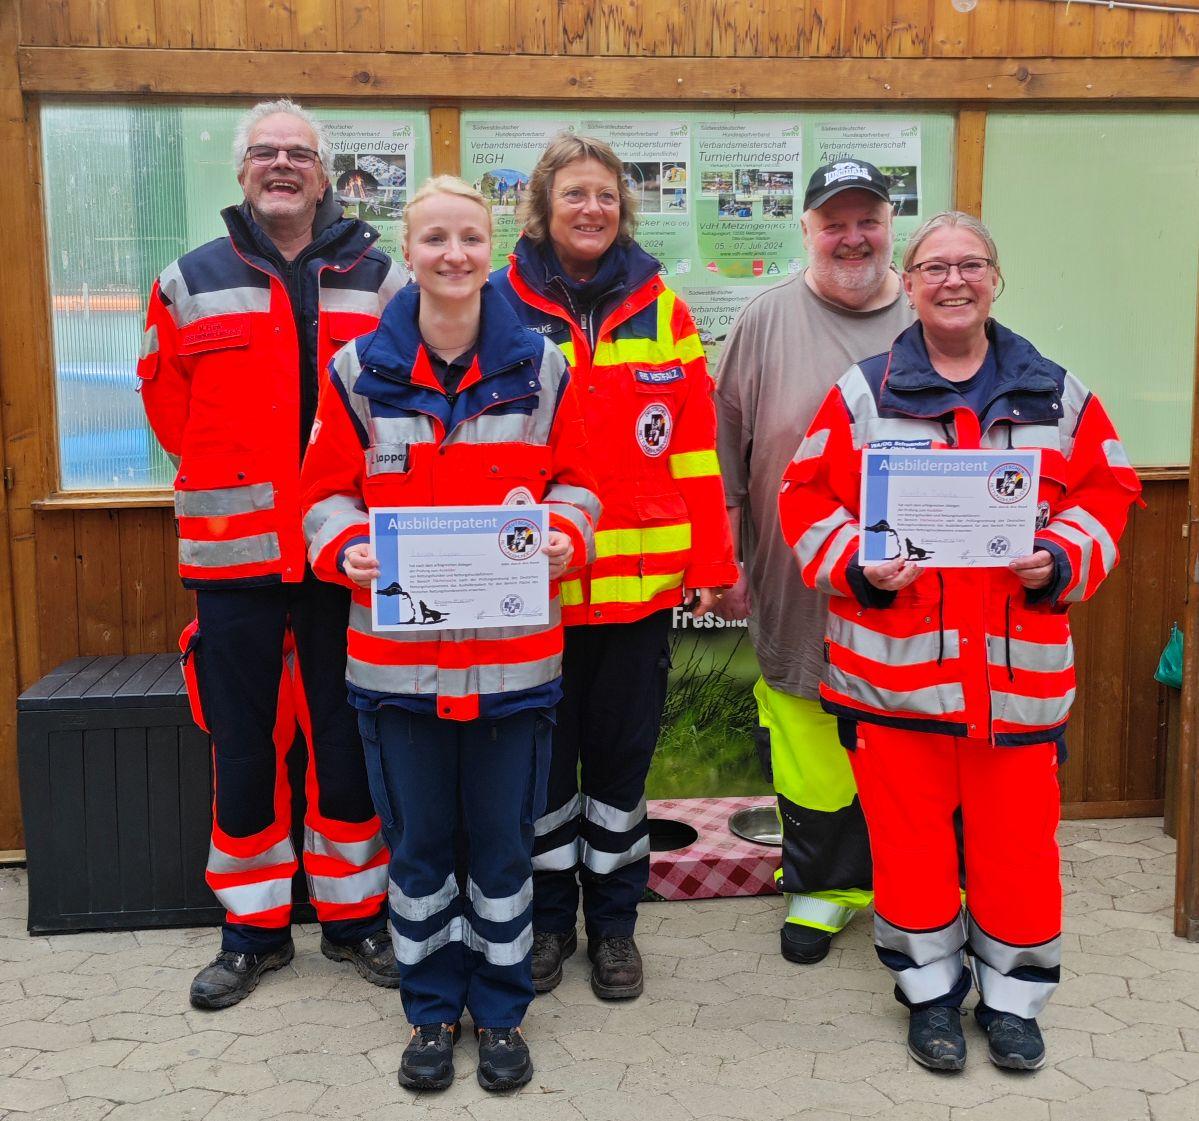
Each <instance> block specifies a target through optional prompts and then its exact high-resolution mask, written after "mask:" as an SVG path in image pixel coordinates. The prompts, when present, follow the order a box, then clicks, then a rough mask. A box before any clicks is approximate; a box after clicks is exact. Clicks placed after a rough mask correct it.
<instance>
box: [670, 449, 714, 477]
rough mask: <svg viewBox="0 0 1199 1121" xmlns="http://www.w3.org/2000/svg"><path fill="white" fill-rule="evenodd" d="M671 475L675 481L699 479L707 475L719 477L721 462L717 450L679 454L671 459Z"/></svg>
mask: <svg viewBox="0 0 1199 1121" xmlns="http://www.w3.org/2000/svg"><path fill="white" fill-rule="evenodd" d="M670 474H671V476H672V477H673V478H675V479H698V478H702V477H703V476H705V475H719V474H720V461H719V460H718V459H717V458H716V452H715V450H709V451H697V452H679V453H678V454H677V455H672V456H671V457H670Z"/></svg>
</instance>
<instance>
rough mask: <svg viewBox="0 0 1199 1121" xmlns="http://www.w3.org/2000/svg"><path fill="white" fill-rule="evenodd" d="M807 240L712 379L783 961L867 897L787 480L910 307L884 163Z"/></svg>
mask: <svg viewBox="0 0 1199 1121" xmlns="http://www.w3.org/2000/svg"><path fill="white" fill-rule="evenodd" d="M803 236H804V245H805V247H806V249H807V251H808V267H807V268H806V269H805V270H804V271H803V272H801V273H799V274H797V275H795V276H793V277H790V278H788V279H787V280H784V281H783V282H782V283H780V284H776V285H774V286H772V287H771V288H768V289H766V290H765V291H764V292H762V293H761V294H760V295H758V296H755V297H754V298H753V299H752V300H751V301H750V302H749V303H748V304H746V306H745V308H744V309H743V310H742V312H741V314H740V316H738V318H737V321H736V323H735V324H734V325H733V329H732V331H731V332H730V333H729V336H728V341H727V342H726V344H725V348H724V352H723V355H722V357H721V360H720V368H719V371H718V373H717V375H716V381H717V390H716V403H717V412H718V417H719V436H718V446H717V450H718V453H719V456H720V467H721V472H722V474H723V476H724V487H725V500H726V503H727V505H728V513H729V521H730V523H731V525H732V530H733V540H734V542H736V543H737V544H738V547H739V554H738V555H739V557H740V561H741V565H742V568H741V578H740V580H739V582H738V583H737V585H736V586H735V587H734V588H732V589H730V590H729V591H728V592H727V593H726V594H725V596H724V598H723V600H722V601H721V603H720V606H719V608H718V611H719V612H720V614H721V615H722V616H723V617H724V618H726V619H744V618H746V617H748V618H749V620H750V634H751V636H752V638H753V641H754V648H755V650H756V651H757V655H758V663H759V666H760V669H761V674H762V676H761V677H760V678H759V679H758V682H757V684H756V685H755V687H754V696H755V697H756V698H757V701H758V722H759V724H760V725H761V727H762V729H763V732H762V735H763V736H764V737H768V738H769V743H770V759H771V768H772V771H773V776H774V787H775V792H776V794H777V796H778V807H779V815H780V817H781V819H782V824H783V859H782V867H781V868H780V869H779V871H778V873H777V874H776V875H777V881H778V884H779V887H780V889H781V890H782V891H783V893H784V895H785V897H786V900H787V915H786V919H785V921H784V922H783V924H782V933H781V942H782V954H783V956H784V957H785V958H787V959H788V960H790V961H794V962H799V963H803V964H812V963H815V962H818V961H820V960H821V959H822V958H823V957H824V956H825V955H826V954H827V953H828V951H829V947H830V945H831V943H832V939H833V935H834V934H836V933H837V932H838V931H839V930H841V929H842V928H843V927H844V926H845V925H846V923H848V922H849V920H850V919H851V918H852V917H853V915H854V913H855V912H856V911H858V910H860V909H861V908H863V907H865V906H867V905H868V904H869V903H870V899H871V891H870V885H871V866H870V849H869V844H868V841H867V836H866V825H865V821H864V820H863V818H862V811H861V807H860V806H859V804H858V799H857V789H856V787H855V785H854V780H853V773H852V771H851V770H850V766H849V762H848V759H847V757H846V753H845V749H844V748H843V747H842V746H841V744H840V742H839V740H838V736H837V722H836V718H835V717H832V716H829V715H828V714H826V713H824V712H823V711H822V710H821V708H820V703H819V701H818V700H817V691H818V687H819V685H820V680H821V677H822V675H823V673H824V669H825V663H824V649H823V639H824V634H825V616H826V613H827V604H826V601H825V597H824V596H822V595H820V594H819V593H817V592H815V591H811V590H809V589H808V588H806V587H805V586H804V583H803V581H802V580H801V579H800V575H799V568H798V566H797V565H796V563H795V558H794V557H793V556H792V554H791V551H790V550H789V549H788V548H787V543H786V542H785V541H784V540H783V535H782V533H781V531H780V529H779V515H778V490H779V482H780V480H781V479H782V476H783V470H784V469H785V467H786V466H787V463H788V462H789V461H790V459H791V457H792V456H793V455H794V454H795V450H796V448H797V447H798V446H799V442H800V440H801V439H802V438H803V434H804V432H805V431H807V428H808V424H809V423H810V422H811V420H812V418H813V416H814V415H815V413H816V410H817V408H818V407H819V406H820V403H821V402H822V401H823V400H824V397H825V394H826V393H827V392H828V390H829V389H830V387H831V386H832V385H833V383H834V382H835V381H836V380H837V379H838V378H839V377H840V376H841V375H842V374H843V373H845V371H846V370H847V369H848V368H849V367H850V366H851V365H853V364H854V363H855V362H858V361H860V360H861V359H864V358H868V357H870V356H871V355H874V354H878V353H880V352H881V351H884V350H886V349H887V348H888V347H889V346H890V345H891V341H892V339H894V338H895V336H896V335H898V334H899V332H900V331H902V330H903V329H904V328H905V327H907V326H908V324H910V323H911V322H912V319H913V314H912V311H911V309H910V307H909V306H908V304H907V301H906V300H905V299H903V288H902V285H901V284H900V280H899V276H898V274H897V273H896V272H895V270H894V269H893V268H892V267H891V251H892V242H893V230H892V212H891V202H890V197H889V195H888V190H887V179H886V177H885V176H884V175H883V174H882V173H881V172H880V171H879V170H878V168H876V167H874V166H873V165H872V164H869V163H866V162H865V161H864V160H855V159H850V158H846V159H841V160H837V161H836V162H834V163H830V164H826V165H825V166H824V167H821V168H819V169H817V171H816V172H815V173H814V174H813V175H812V177H811V179H810V180H809V181H808V188H807V192H806V193H805V195H804V214H803Z"/></svg>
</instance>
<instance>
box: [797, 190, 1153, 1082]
mask: <svg viewBox="0 0 1199 1121" xmlns="http://www.w3.org/2000/svg"><path fill="white" fill-rule="evenodd" d="M903 282H904V288H905V290H906V291H907V293H908V297H909V299H910V301H911V303H912V306H913V307H914V309H915V311H916V314H917V317H918V321H917V322H916V323H915V324H913V325H912V326H911V327H909V328H908V329H907V330H905V331H904V332H903V333H902V334H900V335H899V337H898V338H897V339H896V340H895V342H894V343H893V344H892V347H891V349H890V351H889V352H887V353H886V354H880V355H877V356H875V357H873V358H869V359H866V360H865V361H863V362H861V363H859V364H858V365H856V366H854V367H852V368H851V369H850V370H849V372H848V373H847V374H845V376H844V377H842V378H841V380H840V382H838V384H837V385H836V386H835V387H834V388H833V389H832V391H831V392H830V393H829V395H828V397H827V398H826V399H825V402H824V404H823V406H822V407H821V409H820V411H819V413H818V414H817V416H816V419H815V420H814V421H813V422H812V425H811V427H810V428H809V429H808V433H807V436H806V437H805V439H804V441H803V443H802V445H801V446H800V448H799V451H798V453H797V454H796V456H795V459H794V460H793V462H792V463H791V465H790V466H789V467H788V469H787V472H786V474H785V476H784V480H783V485H782V493H781V495H780V498H779V507H780V511H781V515H782V524H783V532H784V535H785V536H786V538H787V541H788V543H789V544H791V545H792V546H793V548H794V550H795V553H796V557H797V559H798V562H799V565H800V569H801V571H802V573H803V577H804V579H805V581H806V582H807V583H808V584H810V585H811V586H813V587H816V588H818V589H820V590H822V591H824V592H826V593H827V594H828V595H829V598H830V617H829V631H828V636H827V639H826V643H825V649H826V657H827V660H828V662H829V669H828V676H827V680H826V682H825V684H824V685H823V686H822V688H821V702H822V704H823V706H824V708H825V709H826V710H827V711H829V712H831V713H834V714H835V715H836V716H837V717H838V718H839V724H840V729H841V736H842V743H843V744H844V745H845V746H846V747H847V748H848V749H849V751H850V758H851V761H852V764H853V770H854V775H855V777H856V779H857V784H858V792H859V795H860V797H861V800H862V808H863V810H864V812H865V815H866V821H867V825H868V826H869V830H870V847H871V852H872V855H873V857H874V877H875V879H874V888H875V912H876V913H875V944H876V948H877V950H878V955H879V958H880V959H881V960H882V962H883V964H884V965H885V966H886V967H887V968H888V970H889V971H890V972H891V974H892V976H893V977H894V979H895V993H896V997H897V998H898V999H899V1000H900V1001H901V1002H902V1003H903V1004H905V1005H906V1006H907V1007H908V1008H909V1009H910V1012H911V1018H910V1023H909V1030H908V1050H909V1052H910V1053H911V1054H912V1056H913V1057H914V1058H915V1059H916V1060H917V1061H918V1062H920V1063H922V1064H924V1065H925V1066H927V1067H930V1068H933V1069H937V1070H960V1069H961V1068H962V1067H963V1065H964V1063H965V1058H966V1042H965V1037H964V1034H963V1031H962V1027H961V1015H960V1009H961V1005H962V1003H963V1001H964V1000H965V998H966V996H967V994H968V993H969V990H970V987H971V974H970V971H969V969H968V968H967V957H968V956H969V958H970V959H971V960H972V962H973V969H974V979H975V980H976V981H977V984H978V988H979V993H980V999H979V1003H978V1005H977V1006H976V1007H975V1017H976V1019H977V1021H978V1024H979V1026H980V1027H981V1028H982V1030H983V1031H984V1032H985V1033H986V1036H987V1043H988V1052H989V1055H990V1058H991V1060H992V1061H993V1062H994V1063H996V1064H997V1065H999V1066H1002V1067H1006V1068H1009V1069H1015V1070H1035V1069H1036V1068H1038V1067H1040V1066H1041V1065H1042V1064H1043V1063H1044V1060H1045V1047H1044V1042H1043V1040H1042V1038H1041V1034H1040V1030H1039V1028H1038V1026H1037V1022H1036V1017H1037V1015H1038V1014H1039V1013H1040V1011H1041V1010H1042V1009H1043V1008H1044V1006H1045V1004H1046V1002H1047V1001H1048V1000H1049V997H1050V996H1051V994H1052V992H1053V990H1054V987H1055V985H1056V984H1057V981H1058V974H1059V964H1060V951H1061V883H1060V877H1059V872H1058V851H1057V844H1056V841H1055V836H1054V834H1055V829H1056V826H1057V822H1058V803H1059V792H1058V785H1057V766H1058V762H1059V759H1060V758H1063V757H1064V736H1065V731H1066V722H1067V719H1068V716H1069V711H1070V706H1071V704H1072V702H1073V700H1074V695H1075V678H1074V658H1073V647H1072V645H1071V641H1070V626H1069V618H1068V608H1069V607H1070V605H1071V604H1074V603H1079V602H1081V601H1082V600H1085V599H1088V598H1089V597H1090V596H1091V595H1092V594H1094V592H1095V590H1096V589H1097V588H1098V587H1099V585H1100V584H1101V583H1102V582H1103V580H1104V578H1105V577H1106V576H1107V575H1108V574H1109V573H1110V572H1111V571H1112V569H1113V567H1114V566H1115V564H1116V561H1117V558H1118V551H1117V547H1116V542H1117V541H1118V540H1119V538H1120V534H1121V533H1122V532H1123V529H1124V525H1125V521H1126V519H1127V515H1128V508H1129V506H1130V505H1131V504H1132V503H1133V502H1134V501H1136V500H1137V498H1138V495H1139V493H1140V484H1139V483H1138V481H1137V476H1136V473H1135V471H1134V470H1133V469H1132V467H1131V465H1130V464H1129V462H1128V458H1127V456H1126V455H1125V453H1124V449H1123V447H1122V446H1121V444H1120V441H1119V439H1118V437H1117V435H1116V432H1115V429H1114V428H1113V427H1112V423H1111V421H1110V420H1109V419H1108V416H1107V414H1106V412H1105V411H1104V409H1103V406H1102V405H1101V404H1100V402H1099V400H1098V398H1096V397H1095V396H1094V395H1093V394H1091V393H1090V392H1089V391H1088V390H1087V388H1086V387H1085V386H1084V385H1083V384H1082V383H1081V382H1080V381H1079V380H1078V379H1077V378H1076V377H1075V376H1074V375H1073V374H1071V373H1068V372H1067V371H1066V370H1064V369H1063V368H1062V367H1061V366H1059V365H1057V364H1056V363H1055V362H1052V361H1051V360H1049V359H1048V358H1045V357H1043V356H1042V355H1041V354H1040V353H1038V351H1037V350H1036V349H1035V347H1034V346H1033V345H1032V343H1030V342H1029V341H1028V340H1026V339H1023V338H1021V337H1020V336H1019V335H1017V334H1015V333H1014V332H1012V331H1009V330H1008V329H1007V328H1005V327H1003V326H1002V325H1001V324H999V323H997V322H996V321H995V320H994V319H992V318H991V305H992V303H993V302H994V300H995V298H996V296H997V295H998V292H999V291H1000V290H1001V284H1002V276H1001V273H1000V270H999V254H998V250H997V249H996V247H995V243H994V241H993V239H992V238H991V235H990V233H989V232H988V231H987V229H986V227H985V226H983V224H982V223H981V222H979V221H978V220H977V219H976V218H973V217H971V216H970V215H967V214H962V213H957V212H950V213H944V214H938V215H937V216H936V217H934V218H931V219H929V221H928V222H926V223H925V224H924V225H923V226H921V227H920V229H919V230H918V231H917V232H916V233H915V234H914V235H913V237H912V239H911V241H910V242H909V243H908V247H907V251H906V253H905V255H904V261H903ZM866 449H902V450H903V451H905V452H906V451H919V452H920V453H921V454H923V455H924V456H925V459H927V460H929V461H931V460H932V457H934V456H935V455H936V454H937V452H938V451H939V450H941V451H942V454H943V455H951V454H955V453H958V452H963V451H968V450H970V449H991V450H995V451H1000V452H1003V451H1013V452H1014V451H1017V450H1020V449H1036V450H1037V451H1038V452H1039V455H1040V476H1039V483H1038V487H1039V489H1038V491H1037V493H1036V494H1035V496H1030V498H1035V500H1036V510H1035V521H1036V524H1035V530H1034V538H1033V541H1034V546H1033V550H1032V552H1031V553H1030V554H1029V555H1027V556H1020V557H1016V558H1014V559H1012V560H1010V561H1008V562H1006V563H1005V562H1004V561H1003V560H1002V558H1001V559H1000V560H999V561H998V563H997V564H992V565H990V566H987V567H976V568H966V567H951V566H949V565H943V564H942V563H940V560H939V559H933V557H931V556H928V557H921V556H920V554H921V552H926V551H925V550H921V549H919V548H913V547H912V546H911V545H910V544H909V545H908V548H907V551H906V555H905V554H904V553H903V552H902V551H901V555H899V556H895V557H894V558H893V559H890V560H886V561H883V562H882V563H877V564H868V565H866V566H865V567H863V566H862V565H861V564H860V563H859V535H860V533H861V531H862V528H863V526H862V522H863V519H862V518H861V517H860V510H859V506H860V495H861V488H862V463H863V459H864V454H863V453H864V451H865V450H866ZM944 449H952V452H950V451H945V450H944ZM975 454H977V452H975ZM1021 481H1022V480H1020V479H1019V478H1017V479H1015V482H1013V481H1012V480H1010V479H1001V480H999V482H997V484H996V487H997V494H998V495H999V496H1000V497H1001V498H1003V497H1005V493H1004V492H1003V490H1002V487H1003V486H1004V485H1006V484H1008V483H1012V486H1015V485H1016V484H1018V483H1020V482H1021ZM1009 489H1011V488H1009ZM1029 516H1030V518H1031V517H1032V516H1033V511H1032V509H1031V507H1030V510H1029ZM867 520H868V519H867ZM866 528H867V529H873V530H878V531H881V530H882V529H884V528H885V529H890V528H891V527H890V526H888V525H887V524H886V522H883V523H882V526H880V525H879V524H878V523H877V522H876V523H875V525H873V526H870V527H866ZM996 549H997V550H1000V551H1002V541H999V542H998V543H997V544H996ZM959 806H960V807H961V811H962V819H963V824H964V854H965V864H966V867H965V869H964V871H965V882H966V896H965V907H964V909H963V904H962V897H961V893H960V889H959V884H960V878H959V874H960V871H961V870H960V869H959V867H958V858H957V846H956V843H955V834H954V822H953V818H954V813H955V811H956V810H957V809H958V807H959Z"/></svg>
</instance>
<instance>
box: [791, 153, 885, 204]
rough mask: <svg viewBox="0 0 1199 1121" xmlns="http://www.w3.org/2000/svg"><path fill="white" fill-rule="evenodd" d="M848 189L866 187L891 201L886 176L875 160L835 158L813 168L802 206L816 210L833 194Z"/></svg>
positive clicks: (865, 188) (866, 189)
mask: <svg viewBox="0 0 1199 1121" xmlns="http://www.w3.org/2000/svg"><path fill="white" fill-rule="evenodd" d="M850 190H858V191H869V192H870V193H871V194H872V195H878V197H879V198H880V199H882V200H883V201H884V202H890V201H891V192H890V189H889V187H888V184H887V177H886V176H885V175H883V173H882V172H881V171H879V169H878V168H877V167H875V166H874V164H872V163H867V162H866V161H865V160H838V161H837V162H836V163H826V164H825V165H824V167H818V168H817V169H816V170H815V171H814V172H812V178H811V179H809V180H808V190H807V193H806V194H805V195H804V197H803V208H804V210H815V209H816V208H817V207H818V206H823V205H824V204H825V203H826V202H828V200H829V199H831V198H832V197H833V195H839V194H840V193H841V192H842V191H850Z"/></svg>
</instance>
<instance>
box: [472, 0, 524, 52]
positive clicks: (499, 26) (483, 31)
mask: <svg viewBox="0 0 1199 1121" xmlns="http://www.w3.org/2000/svg"><path fill="white" fill-rule="evenodd" d="M514 8H515V3H514V0H488V2H487V3H486V4H479V3H472V4H471V5H470V7H469V10H468V12H467V18H468V28H467V40H468V42H469V44H470V49H471V50H472V51H477V52H478V53H479V54H511V53H512V43H513V10H514Z"/></svg>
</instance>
